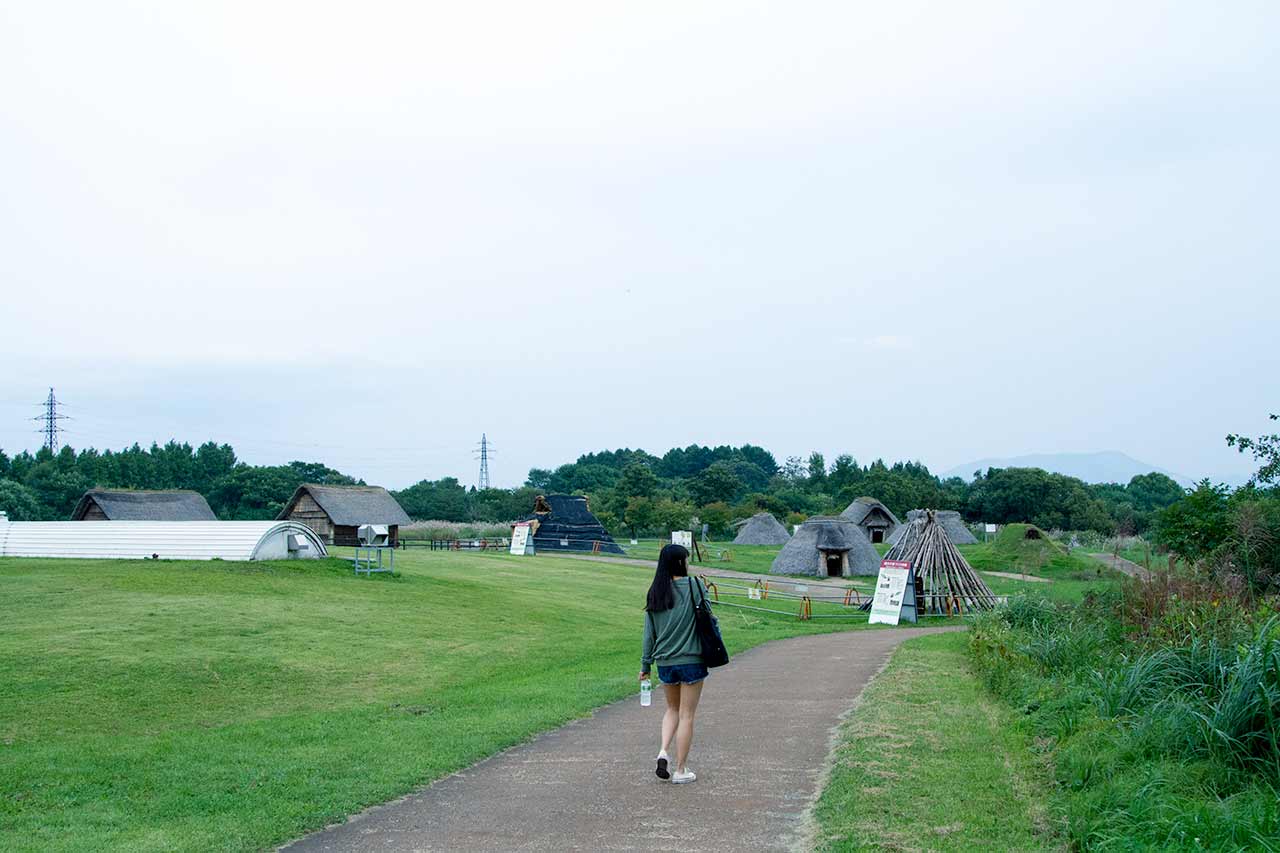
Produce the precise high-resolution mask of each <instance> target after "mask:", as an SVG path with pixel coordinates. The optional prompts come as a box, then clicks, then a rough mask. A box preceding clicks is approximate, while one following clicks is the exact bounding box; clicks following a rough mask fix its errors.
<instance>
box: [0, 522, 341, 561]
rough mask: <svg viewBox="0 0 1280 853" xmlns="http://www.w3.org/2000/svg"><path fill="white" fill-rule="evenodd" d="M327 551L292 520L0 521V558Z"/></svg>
mask: <svg viewBox="0 0 1280 853" xmlns="http://www.w3.org/2000/svg"><path fill="white" fill-rule="evenodd" d="M328 553H329V552H328V551H327V550H326V549H325V546H324V542H322V541H321V540H320V538H319V537H318V536H316V534H315V533H314V532H313V531H312V530H311V529H310V528H309V527H307V526H306V525H305V524H300V523H298V522H296V521H11V522H5V521H0V557H78V558H82V559H91V560H105V559H118V560H141V559H150V558H159V559H162V560H297V559H314V558H317V557H326V556H328Z"/></svg>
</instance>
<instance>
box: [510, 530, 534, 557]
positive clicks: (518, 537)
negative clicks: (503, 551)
mask: <svg viewBox="0 0 1280 853" xmlns="http://www.w3.org/2000/svg"><path fill="white" fill-rule="evenodd" d="M511 553H512V554H516V555H518V556H521V557H523V556H526V555H528V554H532V553H533V539H531V538H530V537H529V522H527V521H522V522H519V523H518V524H516V526H515V527H512V528H511Z"/></svg>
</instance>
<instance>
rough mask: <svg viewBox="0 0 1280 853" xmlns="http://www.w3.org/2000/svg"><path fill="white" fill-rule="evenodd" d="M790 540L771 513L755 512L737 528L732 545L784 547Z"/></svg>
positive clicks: (785, 529)
mask: <svg viewBox="0 0 1280 853" xmlns="http://www.w3.org/2000/svg"><path fill="white" fill-rule="evenodd" d="M790 539H791V534H790V533H788V532H787V528H785V527H783V526H782V523H781V522H779V521H778V519H776V518H774V517H773V514H772V513H768V512H757V513H756V514H755V515H753V516H751V517H750V518H748V519H747V520H746V521H744V522H742V524H741V525H740V526H739V527H738V535H737V536H735V537H733V544H734V545H785V544H787V542H788V541H790Z"/></svg>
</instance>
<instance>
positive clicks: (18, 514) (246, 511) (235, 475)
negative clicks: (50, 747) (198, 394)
mask: <svg viewBox="0 0 1280 853" xmlns="http://www.w3.org/2000/svg"><path fill="white" fill-rule="evenodd" d="M302 483H324V484H333V485H363V483H362V481H360V480H356V479H355V478H353V477H348V476H347V475H345V474H342V473H341V472H338V471H335V470H333V469H332V468H329V467H327V466H325V465H323V464H322V463H319V462H290V463H289V464H288V465H249V464H247V463H245V462H241V461H239V460H238V459H236V454H235V451H234V450H233V449H232V447H231V445H229V444H216V443H215V442H206V443H205V444H202V445H200V446H199V447H196V448H193V447H192V446H191V445H190V444H185V443H183V444H179V443H178V442H175V441H171V442H169V443H168V444H165V445H164V446H160V445H158V444H152V445H151V447H150V448H147V449H143V448H142V447H140V446H139V445H137V444H135V445H133V446H132V447H129V448H126V449H124V450H120V451H112V450H105V451H102V452H99V451H97V450H94V449H92V448H90V449H88V450H81V451H79V452H77V451H75V450H74V449H72V448H71V447H63V448H62V449H61V450H59V451H58V452H57V453H52V452H50V451H49V450H48V449H47V448H41V449H40V450H39V451H38V452H37V453H34V454H32V453H29V452H27V451H23V452H22V453H20V454H18V455H17V456H15V457H13V458H12V459H10V458H9V457H8V455H6V454H5V452H4V451H3V450H0V511H3V512H5V513H7V514H8V516H9V518H10V520H12V521H57V520H66V519H68V518H70V517H71V512H72V510H74V509H75V506H76V502H77V501H79V500H80V496H81V495H83V494H84V493H85V492H86V491H88V490H89V489H92V488H112V489H192V490H194V491H197V492H199V493H200V494H202V495H204V497H205V499H206V500H208V501H209V506H210V508H211V509H213V511H214V513H215V514H217V516H218V517H219V518H222V519H227V520H253V519H269V518H275V517H276V515H278V514H279V513H280V511H281V510H283V509H284V505H285V503H287V502H288V500H289V498H290V497H291V496H292V495H293V492H294V490H295V489H297V488H298V486H299V485H301V484H302Z"/></svg>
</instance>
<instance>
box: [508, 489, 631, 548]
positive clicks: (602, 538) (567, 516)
mask: <svg viewBox="0 0 1280 853" xmlns="http://www.w3.org/2000/svg"><path fill="white" fill-rule="evenodd" d="M520 520H521V521H532V522H535V524H536V527H535V528H534V530H533V547H534V550H535V551H544V550H545V551H593V550H595V543H597V542H599V543H600V553H602V554H625V553H626V552H625V551H623V550H622V549H621V548H620V547H618V543H617V542H614V541H613V537H612V536H610V535H609V531H607V530H605V529H604V525H603V524H601V523H600V519H598V518H596V517H595V516H594V515H592V514H591V510H590V509H589V508H588V507H587V499H586V498H584V497H583V496H582V495H546V496H543V495H539V496H538V498H537V500H536V501H535V502H534V507H533V512H532V513H531V514H529V515H526V516H525V517H524V518H522V519H520Z"/></svg>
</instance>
